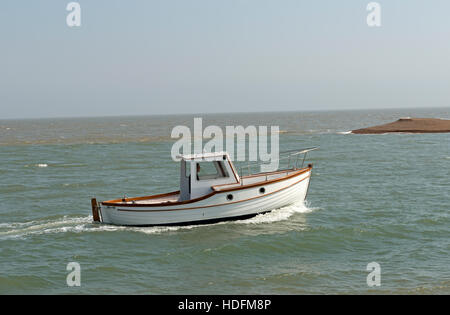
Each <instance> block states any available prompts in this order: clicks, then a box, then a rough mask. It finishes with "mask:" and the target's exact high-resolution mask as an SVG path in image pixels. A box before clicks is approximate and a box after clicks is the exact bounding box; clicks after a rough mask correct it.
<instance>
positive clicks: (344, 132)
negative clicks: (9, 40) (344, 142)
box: [337, 130, 352, 135]
mask: <svg viewBox="0 0 450 315" xmlns="http://www.w3.org/2000/svg"><path fill="white" fill-rule="evenodd" d="M351 133H352V131H351V130H350V131H339V132H337V134H338V135H349V134H351Z"/></svg>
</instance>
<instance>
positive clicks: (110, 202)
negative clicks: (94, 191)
mask: <svg viewBox="0 0 450 315" xmlns="http://www.w3.org/2000/svg"><path fill="white" fill-rule="evenodd" d="M311 169H312V167H306V168H302V169H300V170H298V171H294V172H293V173H292V174H289V175H287V176H283V177H280V178H275V179H270V180H266V181H262V182H257V183H253V184H247V185H241V186H236V187H230V188H225V189H220V190H217V189H215V187H216V186H212V187H211V189H212V190H213V191H212V192H211V193H209V194H207V195H205V196H202V197H198V198H195V199H191V200H184V201H176V202H170V201H163V202H160V203H152V204H142V203H140V204H135V203H130V204H125V203H124V202H130V201H138V200H151V199H156V198H160V197H167V196H173V195H177V194H179V193H180V191H179V190H177V191H173V192H170V193H165V194H158V195H151V196H144V197H134V198H125V199H124V200H123V199H114V200H108V201H103V202H102V203H101V204H102V205H103V206H113V207H120V206H122V207H165V206H178V205H184V204H189V203H194V202H198V201H201V200H204V199H206V198H209V197H211V196H213V195H215V194H217V193H225V192H230V191H236V190H242V189H247V188H252V187H257V186H264V185H267V184H272V183H276V182H279V181H283V180H286V179H289V178H292V177H295V176H298V175H301V174H303V173H306V172H308V171H310V170H311ZM230 185H235V184H230ZM221 186H222V185H221ZM175 210H179V209H175Z"/></svg>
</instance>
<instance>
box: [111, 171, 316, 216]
mask: <svg viewBox="0 0 450 315" xmlns="http://www.w3.org/2000/svg"><path fill="white" fill-rule="evenodd" d="M299 175H300V174H299ZM310 177H311V174H310V175H308V176H306V177H304V178H302V179H300V180H298V181H296V182H295V183H292V184H290V185H289V186H286V187H282V188H280V189H278V190H275V191H272V192H270V193H267V194H264V195H260V196H255V197H252V198H247V199H243V200H237V201H230V202H226V203H220V204H215V205H207V206H199V207H191V208H176V209H158V210H134V209H117V211H122V212H165V211H180V210H195V209H203V208H211V207H219V206H223V205H230V204H234V203H239V202H244V201H249V200H253V199H257V198H262V197H266V196H268V195H272V194H274V193H277V192H279V191H282V190H285V189H287V188H289V187H291V186H294V185H296V184H298V183H300V182H302V181H304V180H305V179H307V178H310Z"/></svg>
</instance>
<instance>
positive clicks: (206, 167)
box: [197, 161, 229, 180]
mask: <svg viewBox="0 0 450 315" xmlns="http://www.w3.org/2000/svg"><path fill="white" fill-rule="evenodd" d="M224 177H229V175H228V172H227V169H226V167H225V164H224V163H223V161H212V162H197V179H198V180H210V179H218V178H224Z"/></svg>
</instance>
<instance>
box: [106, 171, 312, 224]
mask: <svg viewBox="0 0 450 315" xmlns="http://www.w3.org/2000/svg"><path fill="white" fill-rule="evenodd" d="M310 176H311V169H309V170H308V171H306V172H301V173H299V174H298V175H295V176H287V177H286V178H285V179H280V180H278V181H274V182H267V183H266V184H263V185H257V186H252V187H248V188H246V187H245V186H244V187H242V189H236V190H233V191H225V190H224V191H221V190H220V189H218V190H217V191H216V192H215V193H214V194H212V195H211V196H209V197H207V198H201V199H200V200H198V201H195V202H189V203H182V204H174V205H158V206H154V205H153V206H146V205H145V204H139V205H130V204H121V205H104V204H101V205H100V206H99V213H100V216H101V221H102V222H103V223H108V224H115V225H127V226H153V225H179V224H201V223H209V222H216V221H222V220H227V219H238V218H243V217H249V216H253V215H257V214H259V213H263V212H267V211H271V210H274V209H277V208H280V207H283V206H287V205H290V204H292V203H294V202H297V201H301V200H304V199H305V198H306V194H307V191H308V187H309V181H310ZM262 187H263V188H264V192H261V191H260V189H261V188H262ZM230 194H231V195H232V196H233V199H232V200H229V199H227V196H228V195H230Z"/></svg>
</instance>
